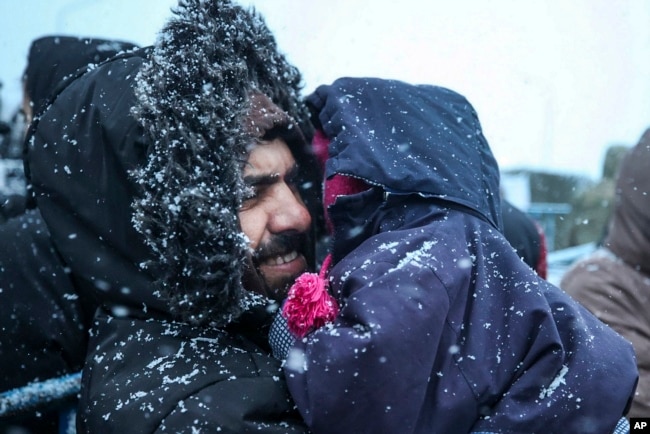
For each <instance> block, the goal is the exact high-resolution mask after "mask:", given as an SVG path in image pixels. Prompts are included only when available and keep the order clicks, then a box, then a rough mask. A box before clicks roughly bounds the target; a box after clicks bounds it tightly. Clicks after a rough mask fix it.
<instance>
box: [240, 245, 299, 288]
mask: <svg viewBox="0 0 650 434" xmlns="http://www.w3.org/2000/svg"><path fill="white" fill-rule="evenodd" d="M306 246H307V236H306V235H305V234H303V233H282V234H278V235H274V236H273V237H272V238H271V239H270V240H268V241H266V242H264V243H262V244H260V245H259V246H258V248H257V249H256V250H255V251H253V252H251V254H250V255H248V257H247V258H246V266H245V267H244V275H243V279H242V282H243V286H244V288H245V289H246V290H248V291H251V292H257V293H260V294H263V295H266V296H267V297H269V298H271V299H273V300H276V301H282V300H283V299H284V298H286V296H287V292H288V290H289V287H290V286H291V285H292V284H293V283H294V281H295V280H296V278H297V277H298V276H299V275H300V274H302V273H304V272H305V271H307V263H306V259H305V254H304V252H305V251H306ZM294 251H295V252H297V253H298V257H297V258H295V259H293V260H292V261H291V263H290V264H291V265H290V266H285V267H283V268H286V270H284V269H283V271H282V272H275V271H273V270H272V269H273V268H278V267H273V266H269V265H268V263H267V261H269V260H270V259H271V260H272V259H273V258H277V257H280V256H283V255H287V254H288V253H290V252H294ZM285 265H286V264H285Z"/></svg>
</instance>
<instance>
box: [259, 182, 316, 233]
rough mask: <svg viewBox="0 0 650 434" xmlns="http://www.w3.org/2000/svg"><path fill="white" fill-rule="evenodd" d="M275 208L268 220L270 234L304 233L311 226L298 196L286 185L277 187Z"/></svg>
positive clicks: (308, 216)
mask: <svg viewBox="0 0 650 434" xmlns="http://www.w3.org/2000/svg"><path fill="white" fill-rule="evenodd" d="M277 196H278V197H277V201H276V206H275V207H274V209H273V211H272V215H271V216H270V218H269V223H270V225H269V230H270V231H271V232H272V233H281V232H285V231H291V230H293V231H297V232H305V231H307V230H308V229H309V226H310V225H311V215H310V214H309V211H308V210H307V207H306V206H305V204H304V202H303V201H302V198H301V197H300V194H299V193H297V192H296V191H294V190H293V189H291V188H290V187H289V186H288V185H286V184H282V185H280V186H278V191H277Z"/></svg>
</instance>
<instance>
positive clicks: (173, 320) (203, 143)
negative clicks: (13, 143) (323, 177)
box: [26, 0, 320, 433]
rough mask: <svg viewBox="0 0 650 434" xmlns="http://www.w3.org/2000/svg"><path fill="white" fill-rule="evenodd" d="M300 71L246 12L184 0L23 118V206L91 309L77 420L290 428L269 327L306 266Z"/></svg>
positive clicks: (117, 425) (296, 420)
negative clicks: (33, 204) (29, 197)
mask: <svg viewBox="0 0 650 434" xmlns="http://www.w3.org/2000/svg"><path fill="white" fill-rule="evenodd" d="M300 79H301V77H300V75H299V73H298V71H297V70H296V69H295V68H294V67H292V66H291V65H289V64H288V63H287V61H286V60H285V58H284V56H282V55H281V54H280V53H279V52H278V50H277V47H276V44H275V41H274V38H273V36H272V35H271V33H270V32H269V30H268V29H267V27H266V26H265V24H264V22H263V20H262V18H261V17H260V16H259V15H257V14H256V13H255V12H253V11H246V10H244V9H243V8H241V7H239V6H236V5H233V4H232V3H231V2H230V1H226V0H214V1H204V0H187V1H185V0H183V1H181V2H180V3H179V6H178V7H177V8H176V10H175V11H174V17H173V18H172V19H171V21H170V22H169V23H168V24H167V25H166V26H165V28H164V29H163V30H162V31H161V33H160V36H159V39H158V41H157V43H156V45H155V46H154V47H149V48H145V49H142V50H137V51H134V52H129V53H126V54H123V55H119V56H116V57H114V58H112V59H111V60H109V61H107V62H104V63H103V64H101V65H99V66H98V67H96V68H93V69H91V70H89V71H88V72H86V73H85V74H83V75H80V76H79V77H77V78H75V79H72V80H70V81H68V82H67V84H66V86H65V87H63V88H62V89H60V90H59V92H57V94H56V95H54V96H53V98H52V101H51V104H49V105H48V107H47V108H46V109H45V110H44V111H43V112H42V113H41V114H40V115H39V116H38V117H37V118H35V119H34V122H33V124H32V126H31V128H30V132H29V137H28V142H29V146H28V152H27V157H26V158H27V163H28V164H27V167H28V169H29V170H28V172H27V175H28V177H29V179H30V180H31V182H32V183H33V191H34V195H35V199H36V201H37V204H38V208H39V209H40V210H41V212H42V215H43V219H44V221H45V222H46V224H47V227H48V229H49V231H50V234H51V238H52V243H53V245H54V247H55V249H56V253H57V254H58V255H59V257H60V258H61V260H62V262H63V263H64V264H65V266H66V270H67V271H68V274H67V275H68V276H69V278H70V280H71V281H72V283H73V285H74V288H75V290H76V292H77V293H78V294H79V296H80V297H87V298H89V299H91V300H93V301H94V302H95V303H96V304H97V305H99V309H98V311H97V314H96V316H95V318H94V324H93V327H92V330H91V332H90V333H91V338H90V339H91V341H90V343H89V346H88V348H89V352H88V355H87V358H86V360H85V365H84V371H83V378H82V390H81V395H80V397H81V400H80V403H79V409H78V412H79V413H78V419H77V429H78V431H79V432H90V433H100V432H101V433H110V432H120V433H125V432H138V433H147V432H159V431H170V432H190V431H192V430H194V431H197V432H198V431H203V430H205V431H215V432H216V431H220V432H253V431H254V432H302V431H304V426H303V423H302V420H301V418H300V416H299V414H298V413H297V412H296V411H295V408H294V406H293V403H292V400H291V398H290V395H289V394H288V391H287V389H286V384H285V382H284V378H283V373H282V371H281V368H280V364H279V362H278V361H277V360H275V359H274V358H272V357H271V356H269V354H268V353H269V351H270V348H269V347H268V343H267V340H266V333H267V330H268V327H269V323H270V319H271V318H272V316H271V315H272V309H273V307H274V302H273V301H272V299H274V298H275V299H281V298H283V297H284V295H285V288H286V286H288V284H289V283H290V282H291V281H293V279H294V278H295V277H296V276H297V275H298V274H300V273H302V272H303V271H305V268H306V266H307V264H310V263H313V252H312V251H313V248H310V246H313V239H312V236H311V231H312V229H311V228H310V226H311V222H312V219H311V217H310V213H309V212H308V210H307V208H309V207H312V205H314V204H315V203H316V200H310V197H312V196H313V197H315V198H317V197H319V193H318V188H319V187H320V182H319V179H320V175H319V174H318V173H317V170H316V171H315V170H314V168H317V166H316V165H315V163H314V161H313V156H312V155H311V153H310V149H309V146H308V145H307V143H308V142H307V141H306V140H305V135H304V134H303V133H305V132H306V133H309V130H308V129H306V126H307V125H309V123H308V116H307V111H306V109H305V107H304V106H303V105H302V104H301V103H300V99H299V89H300V88H299V85H300ZM301 127H304V128H301ZM305 168H308V169H309V170H308V171H306V170H303V169H305ZM302 198H304V203H303V199H302ZM306 206H307V207H306Z"/></svg>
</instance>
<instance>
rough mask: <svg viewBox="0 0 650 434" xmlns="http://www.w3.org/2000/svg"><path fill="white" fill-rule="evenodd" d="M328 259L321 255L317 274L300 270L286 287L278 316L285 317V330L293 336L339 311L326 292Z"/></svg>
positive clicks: (321, 324)
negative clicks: (284, 299) (292, 281)
mask: <svg viewBox="0 0 650 434" xmlns="http://www.w3.org/2000/svg"><path fill="white" fill-rule="evenodd" d="M331 259H332V258H331V256H330V255H328V256H327V257H326V258H325V261H324V262H323V266H322V268H321V272H320V275H318V274H316V273H303V274H301V275H300V276H299V277H298V278H297V279H296V281H295V283H294V284H293V285H292V286H291V288H289V295H288V296H287V301H286V302H285V303H284V306H283V307H282V315H283V316H284V317H285V318H286V319H287V324H288V326H289V331H290V332H291V334H293V335H294V336H295V337H297V338H302V337H304V336H305V335H306V334H307V333H309V332H310V331H312V330H315V329H317V328H320V327H322V326H324V325H325V324H327V323H328V322H332V321H334V318H336V315H337V314H338V313H339V306H338V304H337V302H336V300H335V299H334V297H332V296H331V295H330V293H329V292H328V283H327V279H326V278H325V277H324V276H325V275H326V273H327V270H328V268H329V265H330V262H331Z"/></svg>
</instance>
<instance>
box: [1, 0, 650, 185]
mask: <svg viewBox="0 0 650 434" xmlns="http://www.w3.org/2000/svg"><path fill="white" fill-rule="evenodd" d="M239 3H240V4H242V5H253V6H255V7H256V8H257V10H258V11H260V12H261V13H262V15H264V16H265V18H266V21H267V23H268V24H269V27H270V28H271V29H272V30H273V31H274V33H275V35H276V38H277V41H278V45H279V47H280V49H281V50H282V51H283V52H284V53H285V54H286V55H287V56H288V58H289V59H290V60H291V62H292V63H294V64H295V65H296V66H297V67H298V68H299V69H300V70H301V71H302V73H303V75H304V78H305V93H307V92H310V91H311V90H313V89H314V88H315V87H316V86H317V85H319V84H321V83H329V82H331V81H332V80H334V79H336V78H337V77H339V76H343V75H350V76H381V77H386V78H397V79H402V80H405V81H410V82H413V83H416V82H417V83H430V84H438V85H443V86H446V87H450V88H452V89H454V90H456V91H458V92H459V93H461V94H464V95H465V96H466V97H467V98H468V99H469V100H470V101H471V102H472V103H473V105H474V106H475V108H476V109H477V111H478V114H479V117H480V119H481V121H482V124H483V128H484V132H485V135H486V137H487V139H488V141H489V142H490V144H491V146H492V148H493V150H494V153H495V155H496V157H497V159H498V160H499V163H500V165H501V166H502V168H513V167H528V168H542V169H547V170H552V171H557V172H571V173H578V174H583V175H587V176H590V177H592V178H598V177H599V176H600V170H601V164H602V158H603V157H604V154H605V150H606V148H607V147H608V146H609V145H612V144H628V145H633V144H635V143H636V141H637V140H638V139H639V137H640V136H641V134H642V133H643V131H644V130H645V129H646V127H648V126H650V25H649V23H650V1H648V0H618V1H611V0H571V1H566V0H545V1H543V2H522V1H519V0H492V1H489V2H488V1H485V0H457V1H455V2H453V3H452V2H449V1H443V0H431V1H426V2H425V1H422V0H401V1H399V2H396V1H394V0H327V1H318V0H313V1H300V0H241V1H239ZM175 4H176V0H48V1H42V0H19V1H16V0H1V1H0V31H1V33H0V51H1V52H2V56H3V59H2V61H1V62H0V80H1V81H2V82H3V83H4V86H3V88H2V90H1V91H0V92H1V93H0V95H1V97H2V100H3V111H2V113H1V114H0V115H1V116H2V118H3V119H7V118H8V117H9V116H11V114H12V112H13V111H14V110H15V108H16V107H17V105H18V104H19V100H20V76H21V73H22V70H23V68H24V66H25V61H26V56H27V50H28V48H29V44H30V42H31V40H33V39H35V38H37V37H39V36H43V35H46V34H66V35H79V36H97V37H109V38H119V39H124V40H130V41H133V42H136V43H139V44H142V45H148V44H151V43H153V41H154V40H155V37H156V33H157V31H158V30H159V29H160V28H161V27H162V25H163V23H164V22H165V20H166V19H167V18H168V17H169V16H170V15H171V12H170V8H171V7H172V6H173V5H175Z"/></svg>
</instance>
